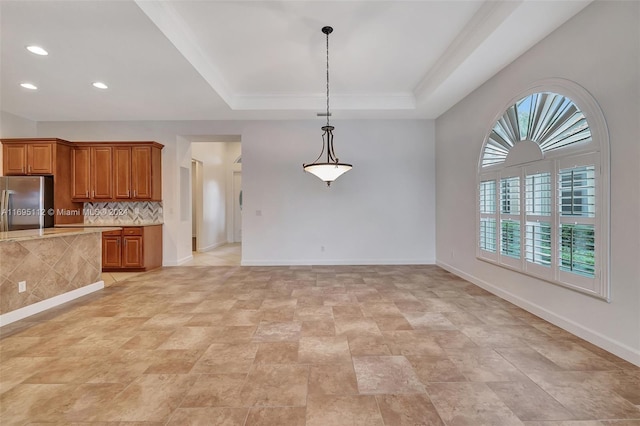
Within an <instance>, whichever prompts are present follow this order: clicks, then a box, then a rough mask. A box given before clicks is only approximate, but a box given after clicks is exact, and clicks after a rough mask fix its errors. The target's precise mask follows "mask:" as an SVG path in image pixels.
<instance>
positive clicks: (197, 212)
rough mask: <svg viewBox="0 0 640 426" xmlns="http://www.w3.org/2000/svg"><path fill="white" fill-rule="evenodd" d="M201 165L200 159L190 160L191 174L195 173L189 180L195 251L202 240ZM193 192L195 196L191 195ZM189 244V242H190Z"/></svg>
mask: <svg viewBox="0 0 640 426" xmlns="http://www.w3.org/2000/svg"><path fill="white" fill-rule="evenodd" d="M202 167H203V163H202V161H200V160H195V159H192V160H191V176H192V177H193V175H194V174H195V179H192V180H191V185H193V187H192V188H191V194H192V200H191V208H192V209H193V212H192V215H191V220H192V221H193V218H194V217H195V223H192V224H191V229H192V231H191V234H192V235H191V236H192V238H193V228H195V231H196V232H195V234H196V251H199V249H200V241H202V216H203V202H202V185H203V181H202V179H203V178H202ZM194 194H195V197H194V196H193V195H194ZM190 245H191V244H190Z"/></svg>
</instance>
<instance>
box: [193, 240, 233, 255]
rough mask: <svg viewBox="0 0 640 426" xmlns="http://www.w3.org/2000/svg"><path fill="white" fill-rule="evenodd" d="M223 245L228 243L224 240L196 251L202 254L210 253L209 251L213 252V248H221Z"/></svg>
mask: <svg viewBox="0 0 640 426" xmlns="http://www.w3.org/2000/svg"><path fill="white" fill-rule="evenodd" d="M225 244H228V242H227V241H226V240H225V241H221V242H219V243H215V244H211V245H209V246H206V247H201V248H198V250H197V251H198V253H204V252H206V251H211V250H213V249H215V248H218V247H220V246H223V245H225Z"/></svg>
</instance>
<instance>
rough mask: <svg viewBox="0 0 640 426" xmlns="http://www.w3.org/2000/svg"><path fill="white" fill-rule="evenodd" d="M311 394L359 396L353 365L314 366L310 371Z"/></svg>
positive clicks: (349, 363) (350, 363)
mask: <svg viewBox="0 0 640 426" xmlns="http://www.w3.org/2000/svg"><path fill="white" fill-rule="evenodd" d="M309 393H310V394H311V393H319V394H322V395H357V394H358V382H357V380H356V374H355V372H354V370H353V363H352V362H351V361H350V362H348V363H340V364H320V365H312V366H310V370H309Z"/></svg>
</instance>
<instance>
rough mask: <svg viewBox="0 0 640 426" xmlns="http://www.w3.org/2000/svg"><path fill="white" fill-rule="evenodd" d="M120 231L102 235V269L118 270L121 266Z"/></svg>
mask: <svg viewBox="0 0 640 426" xmlns="http://www.w3.org/2000/svg"><path fill="white" fill-rule="evenodd" d="M121 241H122V236H121V231H109V232H103V233H102V268H120V267H121V266H122V249H121V248H120V243H121Z"/></svg>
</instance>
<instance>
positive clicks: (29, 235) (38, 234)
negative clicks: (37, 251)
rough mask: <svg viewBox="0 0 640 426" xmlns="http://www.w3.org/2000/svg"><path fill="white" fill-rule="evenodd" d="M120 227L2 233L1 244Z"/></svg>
mask: <svg viewBox="0 0 640 426" xmlns="http://www.w3.org/2000/svg"><path fill="white" fill-rule="evenodd" d="M118 229H122V228H120V227H118V226H102V227H99V228H98V227H82V228H77V227H74V228H43V229H25V230H21V231H7V232H0V243H3V242H11V241H24V240H35V239H38V238H55V237H66V236H70V235H80V234H91V233H95V232H104V231H116V230H118Z"/></svg>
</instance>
